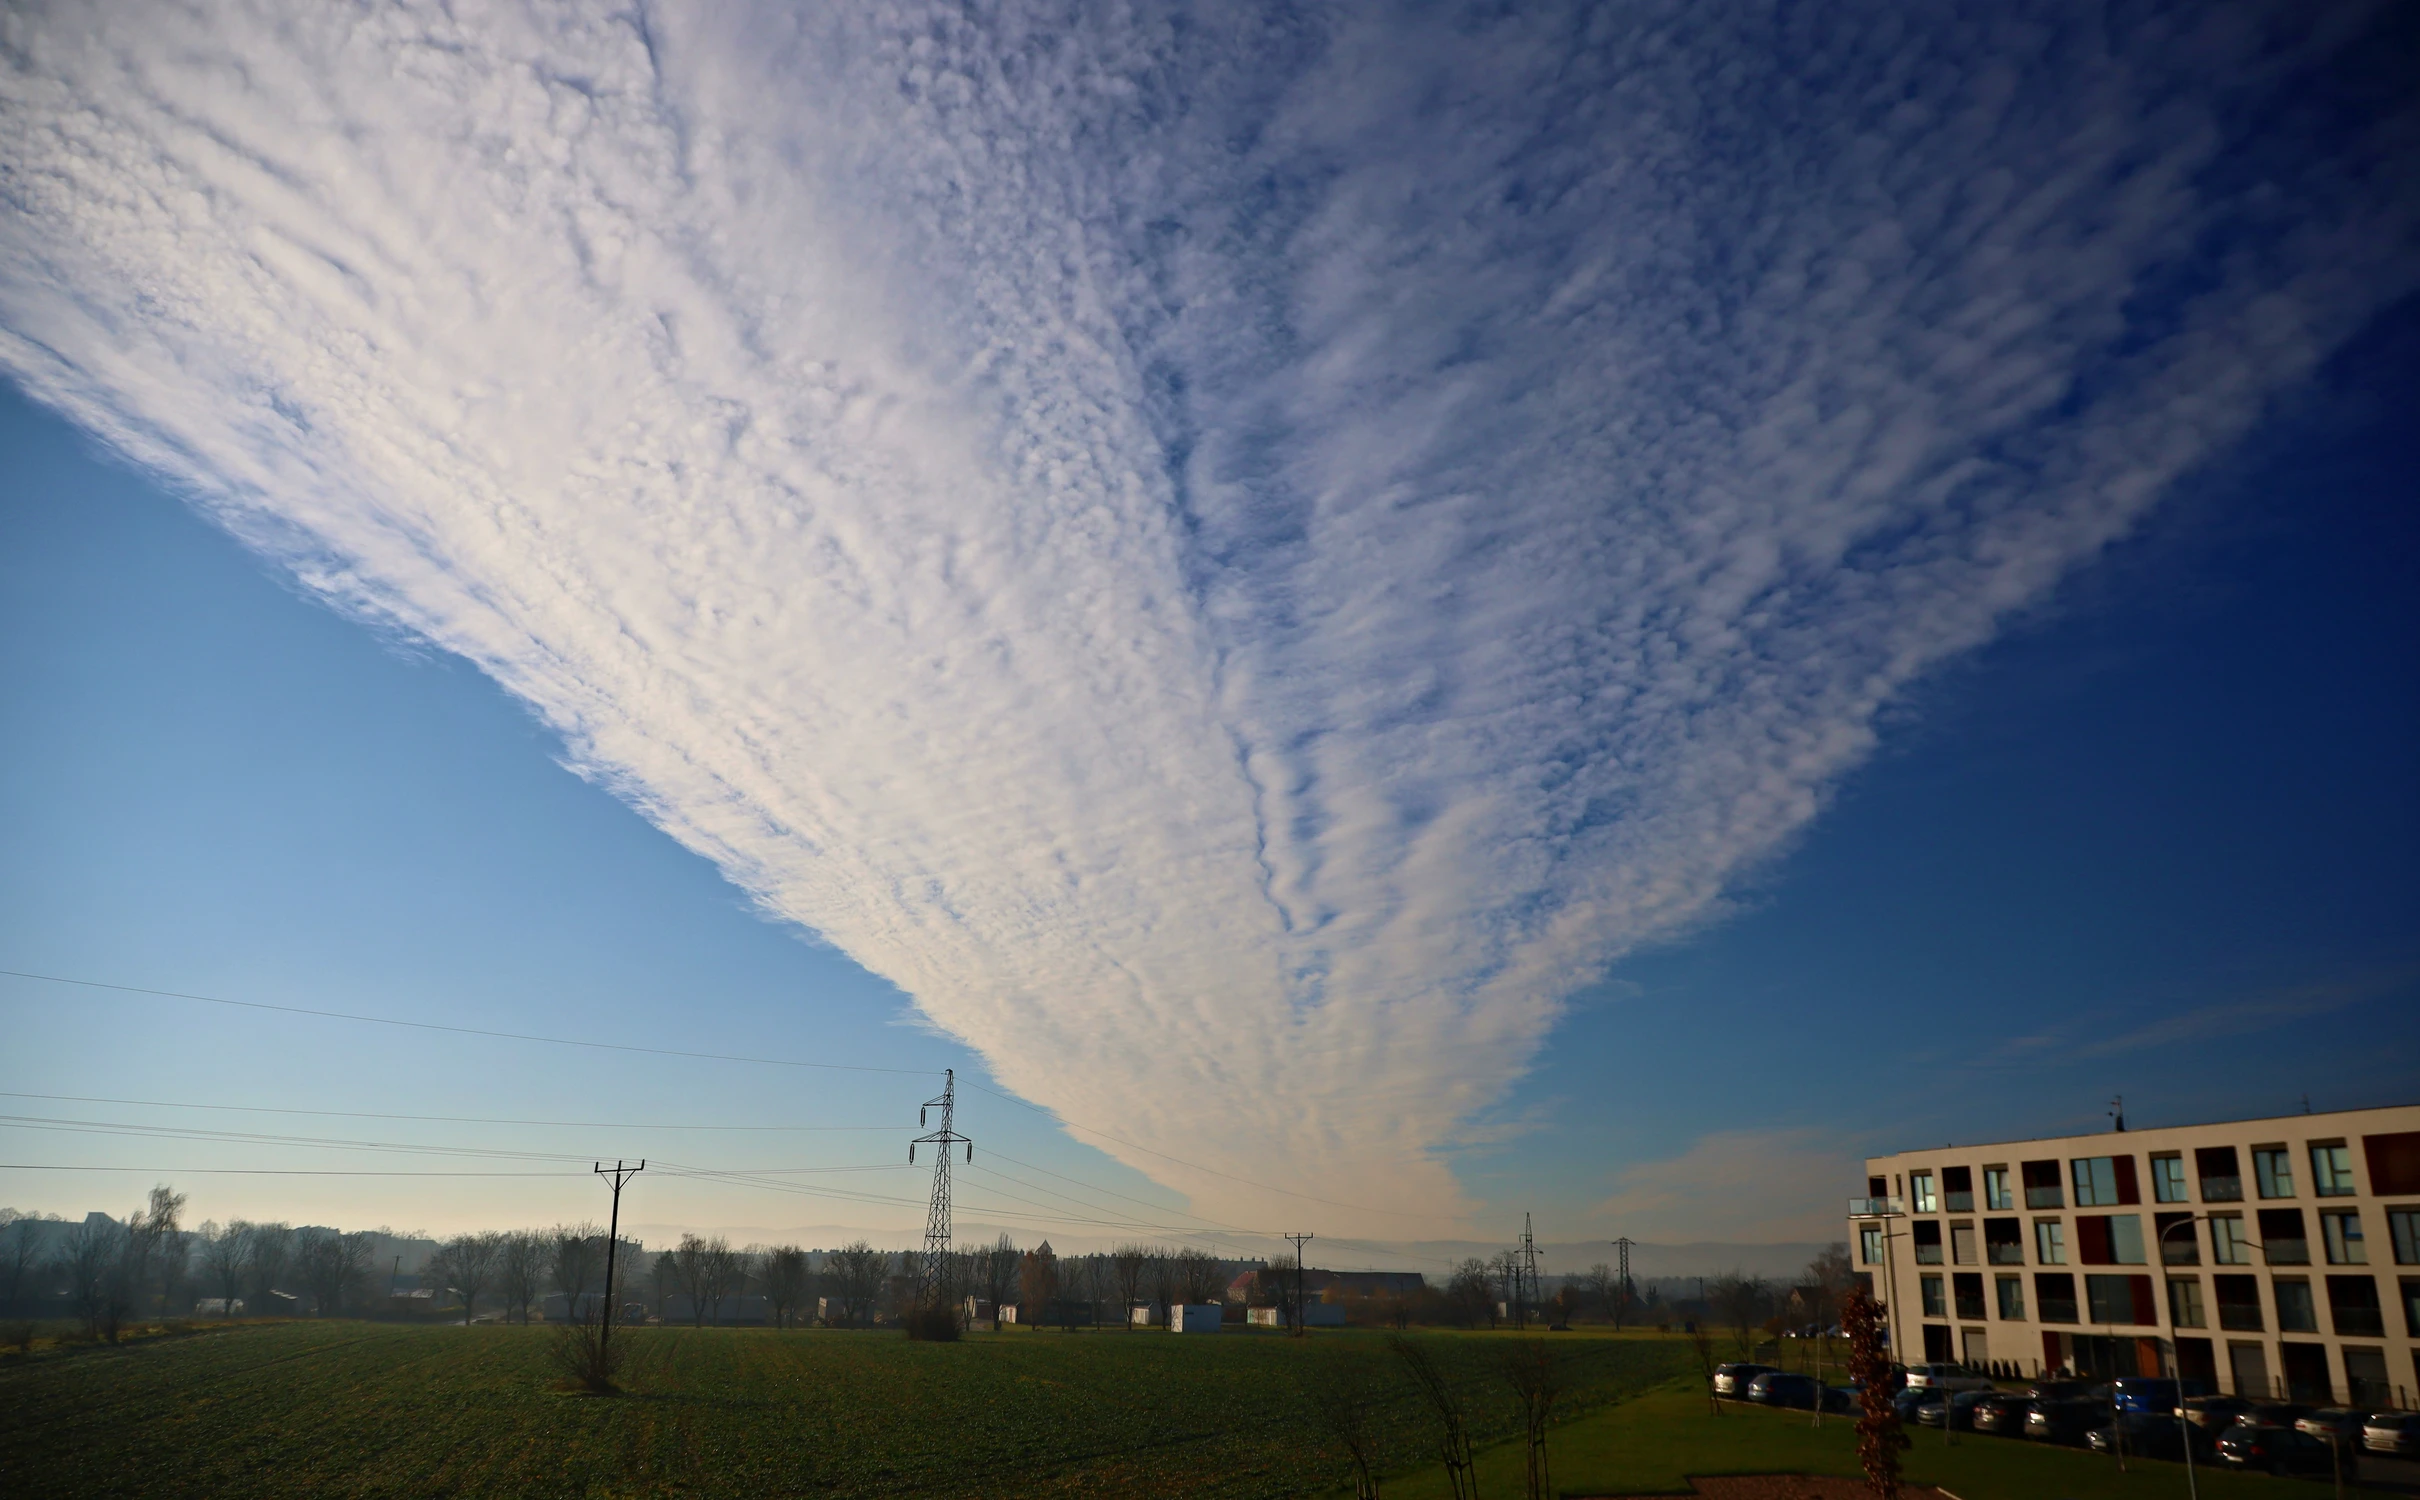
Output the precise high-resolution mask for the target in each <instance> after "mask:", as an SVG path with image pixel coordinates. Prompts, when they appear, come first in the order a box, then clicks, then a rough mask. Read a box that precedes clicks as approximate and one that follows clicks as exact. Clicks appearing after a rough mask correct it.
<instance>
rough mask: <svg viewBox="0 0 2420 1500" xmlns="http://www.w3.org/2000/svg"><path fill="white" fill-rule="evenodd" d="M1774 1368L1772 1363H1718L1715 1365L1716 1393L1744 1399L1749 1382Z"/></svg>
mask: <svg viewBox="0 0 2420 1500" xmlns="http://www.w3.org/2000/svg"><path fill="white" fill-rule="evenodd" d="M1772 1369H1773V1367H1772V1366H1771V1365H1751V1364H1734V1365H1716V1366H1715V1367H1714V1394H1716V1395H1717V1396H1729V1397H1730V1398H1731V1399H1732V1400H1734V1401H1744V1400H1746V1399H1747V1396H1748V1383H1749V1382H1750V1381H1752V1380H1754V1379H1755V1378H1756V1377H1757V1376H1759V1375H1764V1374H1768V1373H1771V1372H1772Z"/></svg>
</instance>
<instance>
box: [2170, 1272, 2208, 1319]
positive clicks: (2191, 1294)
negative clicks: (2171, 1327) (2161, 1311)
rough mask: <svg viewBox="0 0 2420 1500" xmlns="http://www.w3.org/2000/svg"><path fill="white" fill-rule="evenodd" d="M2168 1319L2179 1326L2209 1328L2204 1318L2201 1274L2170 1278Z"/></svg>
mask: <svg viewBox="0 0 2420 1500" xmlns="http://www.w3.org/2000/svg"><path fill="white" fill-rule="evenodd" d="M2168 1321H2169V1322H2171V1323H2173V1324H2175V1325H2176V1326H2177V1327H2179V1328H2207V1327H2209V1326H2210V1325H2209V1324H2208V1323H2206V1322H2204V1321H2203V1319H2202V1279H2201V1278H2200V1277H2199V1276H2171V1277H2169V1278H2168Z"/></svg>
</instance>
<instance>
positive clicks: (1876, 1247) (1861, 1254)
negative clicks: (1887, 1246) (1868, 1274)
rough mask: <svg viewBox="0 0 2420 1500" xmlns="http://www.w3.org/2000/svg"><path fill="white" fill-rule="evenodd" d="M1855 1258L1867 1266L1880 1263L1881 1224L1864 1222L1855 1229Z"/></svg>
mask: <svg viewBox="0 0 2420 1500" xmlns="http://www.w3.org/2000/svg"><path fill="white" fill-rule="evenodd" d="M1857 1258H1858V1259H1860V1260H1862V1261H1864V1262H1865V1263H1866V1264H1867V1265H1869V1266H1878V1265H1881V1264H1882V1226H1881V1225H1879V1224H1866V1225H1863V1226H1861V1227H1860V1228H1859V1229H1858V1231H1857Z"/></svg>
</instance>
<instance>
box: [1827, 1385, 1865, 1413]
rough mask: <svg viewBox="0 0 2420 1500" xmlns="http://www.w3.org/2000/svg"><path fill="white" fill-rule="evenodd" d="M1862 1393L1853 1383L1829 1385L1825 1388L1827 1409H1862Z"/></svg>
mask: <svg viewBox="0 0 2420 1500" xmlns="http://www.w3.org/2000/svg"><path fill="white" fill-rule="evenodd" d="M1862 1400H1863V1395H1862V1393H1861V1392H1860V1391H1859V1390H1858V1389H1857V1387H1855V1386H1853V1385H1827V1386H1825V1387H1824V1388H1823V1409H1824V1410H1825V1411H1858V1410H1861V1409H1862V1407H1861V1402H1862Z"/></svg>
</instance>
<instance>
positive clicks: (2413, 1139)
mask: <svg viewBox="0 0 2420 1500" xmlns="http://www.w3.org/2000/svg"><path fill="white" fill-rule="evenodd" d="M2361 1154H2362V1156H2363V1157H2364V1158H2365V1159H2366V1160H2367V1161H2368V1163H2369V1168H2370V1191H2371V1192H2373V1193H2376V1194H2377V1195H2378V1196H2379V1197H2381V1198H2386V1197H2395V1198H2400V1197H2402V1196H2403V1195H2404V1194H2405V1193H2420V1130H2404V1131H2398V1132H2397V1133H2395V1134H2393V1135H2365V1136H2363V1137H2362V1138H2361Z"/></svg>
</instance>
